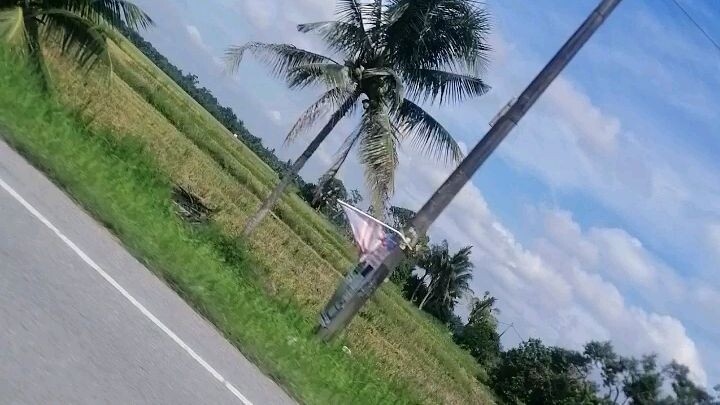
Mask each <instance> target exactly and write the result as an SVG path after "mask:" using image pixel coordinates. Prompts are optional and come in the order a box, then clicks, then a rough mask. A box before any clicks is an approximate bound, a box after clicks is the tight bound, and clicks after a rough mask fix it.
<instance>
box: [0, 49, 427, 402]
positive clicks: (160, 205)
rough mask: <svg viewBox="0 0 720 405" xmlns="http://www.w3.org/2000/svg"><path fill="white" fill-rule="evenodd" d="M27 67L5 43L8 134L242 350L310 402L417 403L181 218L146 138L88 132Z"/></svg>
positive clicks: (1, 76)
mask: <svg viewBox="0 0 720 405" xmlns="http://www.w3.org/2000/svg"><path fill="white" fill-rule="evenodd" d="M27 70H28V69H27V66H26V65H24V64H23V63H22V61H19V60H17V59H16V58H15V57H13V56H11V55H10V54H9V53H8V52H6V51H5V50H1V49H0V80H2V83H4V84H3V91H2V92H0V122H1V123H2V124H3V127H4V130H3V131H2V134H3V136H4V137H6V139H7V140H8V141H9V142H10V143H11V144H12V145H13V146H14V147H15V148H17V149H18V150H19V151H21V152H22V153H23V154H24V155H25V156H27V157H28V158H29V159H30V160H31V161H32V162H33V163H34V164H36V165H37V166H39V167H40V168H42V169H43V170H44V171H45V172H46V173H48V174H49V175H50V176H51V177H52V178H53V179H54V180H55V181H56V182H57V183H59V184H61V185H62V186H63V187H64V188H65V189H66V190H67V191H68V192H69V193H70V194H72V195H73V196H74V197H75V198H76V199H78V200H79V201H80V202H81V203H82V204H83V205H84V207H85V208H86V209H88V210H89V211H90V212H91V213H92V214H93V215H94V216H95V217H96V218H97V219H99V220H100V221H102V222H103V223H104V224H106V225H107V226H108V227H109V228H110V229H111V230H112V231H113V232H114V233H115V234H117V235H118V236H119V237H120V239H121V240H122V241H123V243H124V244H125V245H126V246H127V247H128V249H130V250H131V251H132V252H133V253H134V254H135V255H137V256H138V257H141V258H142V259H143V261H144V262H145V263H147V264H148V266H149V267H150V268H151V269H152V270H153V271H154V272H155V273H156V274H158V275H159V276H160V277H162V278H164V279H165V280H166V281H167V282H168V283H169V284H170V285H171V286H173V287H174V288H175V289H176V290H177V291H178V292H179V293H180V294H181V295H182V296H183V297H184V298H185V299H187V300H188V301H190V302H191V303H192V304H193V305H194V306H195V307H196V308H197V309H198V310H199V311H200V312H201V313H202V314H203V315H205V316H206V317H208V319H210V320H211V321H212V322H213V323H215V324H216V325H217V326H218V327H219V328H220V330H222V331H223V332H224V333H225V335H226V336H227V337H228V339H230V340H231V341H232V342H233V343H235V344H236V345H238V346H240V347H242V348H243V352H245V353H246V354H248V355H250V356H251V357H252V358H254V359H255V360H256V361H258V362H259V363H260V364H261V365H262V366H263V367H264V369H265V370H266V371H267V372H269V373H270V374H271V375H272V376H274V377H275V378H277V379H279V380H280V381H281V382H282V383H283V384H285V385H286V386H287V387H288V388H289V389H290V390H291V391H292V392H293V393H294V394H296V395H297V396H298V398H299V399H300V400H302V401H304V402H307V403H318V404H320V403H381V402H382V403H384V402H391V403H414V402H419V400H418V399H417V398H415V397H414V396H413V393H412V392H410V390H409V389H408V388H407V387H404V386H402V385H401V384H399V383H397V382H393V381H387V380H384V379H381V378H379V377H378V376H377V375H376V373H375V372H374V370H373V368H374V366H373V364H374V363H375V359H372V358H370V357H368V356H352V357H351V356H348V355H346V354H345V353H343V352H342V350H341V348H340V347H339V346H338V345H330V346H326V345H324V344H321V343H318V342H317V341H315V340H314V339H312V338H308V336H310V333H309V332H310V328H311V327H312V325H311V324H310V323H309V322H308V321H307V319H306V318H305V317H304V316H302V315H301V314H300V313H298V312H297V311H295V310H294V308H293V305H291V304H289V303H288V302H287V301H283V300H282V299H280V298H277V297H274V298H271V297H268V296H267V295H266V294H265V293H264V292H263V291H262V289H261V288H260V286H258V285H257V284H256V283H253V282H251V281H248V280H252V279H253V278H254V277H252V276H253V274H254V272H256V271H257V270H251V268H253V267H256V266H257V263H255V262H254V261H253V260H252V258H250V257H249V256H248V255H247V254H246V253H245V252H246V250H244V249H243V247H242V246H241V245H240V244H239V243H238V242H237V241H235V240H233V239H229V238H227V237H225V236H224V235H222V233H220V232H218V231H217V230H216V229H215V228H214V227H212V226H210V227H206V228H200V229H193V228H191V227H189V226H186V225H184V224H182V223H181V222H180V221H178V220H177V218H176V216H175V214H174V213H173V208H172V205H171V203H170V199H169V196H170V190H171V182H170V180H169V179H168V178H166V177H165V176H164V175H163V174H162V173H161V171H160V170H159V169H158V168H157V166H156V165H155V164H154V162H153V158H152V156H151V155H150V154H148V153H147V151H146V150H145V148H144V146H143V145H142V144H140V143H138V142H134V141H132V140H130V139H126V140H123V141H118V139H117V138H116V137H114V136H112V135H109V134H105V133H90V132H88V131H86V130H85V129H84V126H85V124H84V122H83V121H82V120H81V119H80V118H79V117H78V115H77V114H74V113H72V112H71V111H69V110H67V109H66V108H65V107H63V106H61V105H59V104H57V103H55V102H53V101H51V100H49V99H48V98H47V97H46V96H45V95H44V94H43V93H42V91H41V89H40V87H39V86H38V85H37V81H36V80H35V78H34V77H32V76H29V75H27Z"/></svg>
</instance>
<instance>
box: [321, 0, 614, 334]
mask: <svg viewBox="0 0 720 405" xmlns="http://www.w3.org/2000/svg"><path fill="white" fill-rule="evenodd" d="M620 1H621V0H602V1H601V2H600V4H599V5H598V6H597V7H596V8H595V9H594V10H593V12H592V13H591V14H590V15H589V16H588V17H587V18H586V19H585V21H584V22H583V23H582V25H580V27H579V28H578V29H577V30H576V31H575V33H573V35H572V36H571V37H570V38H569V39H568V40H567V42H565V44H564V45H563V46H562V48H560V50H559V51H558V52H557V53H556V54H555V56H553V58H552V59H551V60H550V62H548V64H547V65H545V67H544V68H543V69H542V70H541V71H540V73H539V74H538V75H537V76H536V77H535V79H533V81H532V82H530V84H529V85H528V87H526V88H525V90H524V91H523V92H522V93H521V94H520V96H519V97H518V99H517V101H515V102H514V103H512V105H511V106H510V107H509V108H507V107H503V108H507V111H506V112H504V113H502V111H501V113H500V114H499V115H501V116H500V118H499V119H498V120H497V121H496V122H493V123H492V127H491V128H490V130H489V131H488V132H487V133H486V134H485V136H484V137H483V138H482V139H481V140H480V142H478V144H477V145H475V147H474V148H473V150H472V151H470V153H469V154H468V155H467V157H466V158H465V159H464V160H463V161H462V162H461V163H460V165H459V166H458V167H457V168H456V169H455V170H454V171H453V172H452V174H451V175H450V177H448V178H447V180H445V183H443V184H442V185H441V186H440V188H438V189H437V191H435V193H434V194H433V195H432V197H430V199H429V200H428V201H427V202H426V203H425V205H423V207H422V208H421V209H420V211H418V213H417V215H416V216H415V218H413V220H412V221H411V226H410V228H409V229H408V232H407V233H408V234H409V236H410V237H411V238H412V239H413V240H412V242H411V243H413V244H414V243H415V242H416V241H417V237H418V236H419V235H423V234H425V233H426V232H427V230H428V228H429V227H430V225H431V224H432V223H433V222H434V221H435V220H436V219H437V217H438V216H439V215H440V213H442V211H443V210H444V209H445V208H446V207H447V206H448V205H449V204H450V202H451V201H452V199H453V198H455V196H456V195H457V194H458V193H459V192H460V190H461V189H462V188H463V186H464V185H465V184H466V183H467V182H468V181H470V178H472V176H473V175H474V174H475V172H476V171H477V170H478V169H479V168H480V166H481V165H482V164H483V163H484V162H485V161H486V160H487V158H488V157H489V156H490V154H491V153H492V152H493V151H494V150H495V149H496V148H497V147H498V145H499V144H500V142H502V140H503V139H505V137H506V136H507V135H508V134H509V133H510V131H511V130H512V129H513V128H514V127H515V125H516V124H517V123H518V122H519V121H520V119H521V118H522V117H523V116H524V115H525V113H527V111H528V110H529V109H530V107H532V106H533V104H535V101H537V99H538V98H539V97H540V95H541V94H542V93H543V92H544V91H545V89H547V88H548V86H549V85H550V83H552V81H553V80H555V78H556V77H557V76H558V75H559V74H560V72H561V71H562V70H563V69H564V68H565V66H567V64H568V63H569V62H570V60H572V58H573V57H574V56H575V54H577V52H578V51H579V50H580V48H582V47H583V45H585V43H586V42H587V41H588V40H589V39H590V37H591V36H592V35H593V33H595V31H596V30H597V29H598V28H599V27H600V26H601V25H602V24H603V22H605V20H606V19H607V17H608V16H609V15H610V13H611V12H612V11H613V10H614V9H615V7H616V6H617V5H618V4H619V3H620ZM493 121H495V120H493ZM390 237H394V236H390ZM397 242H398V243H396V244H395V245H399V244H400V243H399V242H400V241H397ZM403 254H404V253H403V251H402V249H401V248H400V247H399V246H397V247H395V248H394V249H391V250H389V251H388V254H387V256H386V258H385V260H384V261H383V262H382V264H381V265H380V266H379V267H378V268H377V269H375V270H374V271H372V273H371V274H369V276H368V278H367V281H366V285H365V288H363V289H362V293H360V294H356V295H355V296H353V297H352V298H351V299H350V300H349V301H348V302H346V303H345V305H343V307H342V308H341V309H340V310H339V312H337V314H336V315H335V316H334V317H333V319H331V320H330V321H329V322H325V325H322V324H321V326H320V327H319V328H318V335H319V336H320V337H322V338H323V339H326V340H327V339H330V338H332V336H334V335H335V334H336V333H337V332H339V331H341V330H342V329H344V328H345V327H346V326H347V325H348V324H349V323H350V321H351V320H352V318H353V317H354V316H355V314H356V313H357V312H358V311H359V310H360V308H362V306H363V305H364V304H365V302H367V300H368V299H369V298H370V296H371V295H372V294H373V293H374V292H375V290H376V289H377V287H378V286H379V285H380V284H381V283H382V281H383V280H385V279H386V278H387V277H388V276H389V275H390V273H392V271H393V270H394V269H395V267H396V266H397V265H398V264H399V263H400V261H401V260H402V258H403Z"/></svg>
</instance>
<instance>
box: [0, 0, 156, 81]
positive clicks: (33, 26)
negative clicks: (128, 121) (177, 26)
mask: <svg viewBox="0 0 720 405" xmlns="http://www.w3.org/2000/svg"><path fill="white" fill-rule="evenodd" d="M152 23H153V22H152V19H150V17H149V16H148V15H147V14H145V12H143V11H142V9H140V8H139V7H138V6H136V5H135V4H133V3H132V2H130V1H128V0H0V41H3V42H5V43H6V44H9V45H10V46H11V47H12V48H13V49H15V50H18V51H20V52H21V53H25V54H27V55H29V57H30V59H31V61H32V62H33V64H34V65H35V67H36V68H37V69H38V70H39V72H40V73H41V74H42V76H43V78H44V80H45V85H46V86H47V85H48V83H47V80H48V77H47V68H46V65H45V60H44V58H43V53H42V47H43V44H44V40H45V39H47V38H52V39H53V40H56V41H57V45H58V47H59V49H60V51H61V52H63V53H64V54H67V55H70V56H71V57H72V59H73V60H74V61H75V62H76V63H78V64H79V65H80V66H81V67H88V66H91V65H92V64H93V63H95V62H96V61H98V60H101V59H102V60H104V61H105V62H106V63H107V64H109V65H110V66H112V63H111V61H110V55H109V54H108V48H107V38H108V34H109V31H108V29H112V28H119V27H121V26H123V25H126V26H128V27H130V28H132V29H138V28H146V27H147V26H149V25H151V24H152Z"/></svg>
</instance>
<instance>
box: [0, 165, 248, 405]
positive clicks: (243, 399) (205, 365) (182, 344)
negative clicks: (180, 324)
mask: <svg viewBox="0 0 720 405" xmlns="http://www.w3.org/2000/svg"><path fill="white" fill-rule="evenodd" d="M0 187H2V188H3V189H5V191H7V192H8V193H9V194H10V195H11V196H12V197H13V198H14V199H16V200H17V201H18V202H19V203H20V204H22V206H23V207H25V209H27V210H28V211H29V212H30V213H31V214H33V216H35V218H37V219H39V220H40V222H42V223H43V224H44V225H45V226H47V227H48V228H49V229H50V230H51V231H53V232H54V233H55V235H57V237H58V238H60V240H62V241H63V242H64V243H65V244H66V245H67V246H68V247H69V248H70V249H72V251H73V252H75V254H77V255H78V256H80V258H81V259H82V260H83V261H84V262H85V263H87V264H88V266H90V267H92V268H93V270H95V271H96V272H97V273H98V274H100V276H101V277H102V278H104V279H105V281H107V282H108V283H110V285H111V286H113V287H114V288H115V289H116V290H118V291H119V292H120V294H122V296H123V297H125V298H126V299H127V300H128V301H130V303H131V304H133V305H134V306H135V308H137V309H138V310H139V311H140V312H141V313H142V314H143V315H145V317H146V318H148V319H149V320H150V321H152V323H154V324H155V325H156V326H157V327H158V328H160V330H162V331H163V332H165V334H166V335H168V336H169V337H170V339H172V340H173V341H174V342H175V343H177V345H178V346H180V347H181V348H182V349H183V350H185V351H186V352H187V354H189V355H190V357H192V358H193V359H195V361H197V362H198V363H199V364H200V365H201V366H203V368H204V369H205V370H207V371H208V373H210V374H211V375H212V376H213V377H215V379H216V380H218V381H220V383H222V384H223V385H224V386H225V388H227V390H228V391H230V392H231V393H232V394H233V395H235V396H236V397H237V398H238V399H239V400H240V401H241V402H242V403H243V404H244V405H253V403H252V402H250V400H249V399H247V398H246V397H245V396H244V395H243V394H242V393H240V391H238V390H237V388H235V387H234V386H233V385H232V384H231V383H230V382H229V381H227V380H225V378H224V377H223V376H222V375H221V374H220V373H218V372H217V370H215V369H214V368H213V367H212V366H211V365H210V364H208V362H206V361H205V360H204V359H203V358H202V357H200V355H198V354H197V353H195V351H194V350H193V349H192V348H191V347H190V346H188V345H187V344H186V343H185V342H184V341H183V340H182V339H180V337H178V335H176V334H175V332H173V331H172V330H170V328H168V327H167V326H165V324H164V323H162V321H160V320H159V319H158V318H157V317H156V316H155V315H153V314H152V312H150V311H149V310H148V309H147V308H145V306H143V304H141V303H140V302H138V300H136V299H135V297H133V296H132V295H130V293H129V292H127V290H126V289H125V288H123V286H121V285H120V284H118V282H117V281H115V279H114V278H112V277H111V276H110V275H109V274H108V273H106V272H105V270H103V269H102V268H101V267H100V266H98V264H97V263H95V262H94V261H93V260H92V259H91V258H90V257H89V256H88V255H87V254H85V252H83V251H82V250H81V249H80V248H79V247H78V246H77V245H76V244H75V243H73V241H71V240H70V239H69V238H68V237H67V236H65V235H63V233H62V232H60V230H59V229H57V228H56V227H55V225H53V224H52V222H50V221H49V220H48V219H47V218H45V217H44V216H43V215H42V214H41V213H40V212H39V211H38V210H36V209H35V207H33V206H32V205H30V203H29V202H27V201H25V199H24V198H22V196H21V195H20V194H18V193H17V191H15V190H14V189H13V188H12V187H10V185H8V184H7V183H5V182H4V181H3V179H1V178H0Z"/></svg>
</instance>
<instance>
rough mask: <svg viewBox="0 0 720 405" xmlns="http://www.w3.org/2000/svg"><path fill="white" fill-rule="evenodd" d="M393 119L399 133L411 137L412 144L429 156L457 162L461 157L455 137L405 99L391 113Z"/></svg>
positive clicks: (418, 107)
mask: <svg viewBox="0 0 720 405" xmlns="http://www.w3.org/2000/svg"><path fill="white" fill-rule="evenodd" d="M393 121H394V122H395V123H396V125H397V126H398V128H399V129H400V132H401V133H404V134H405V135H409V136H410V137H411V138H412V143H413V146H415V147H417V148H419V149H420V150H421V151H423V152H424V153H427V154H429V155H430V156H432V157H434V158H437V159H442V160H444V161H445V162H447V161H448V160H451V161H453V162H459V161H460V160H461V159H462V158H463V153H462V150H460V145H458V144H457V142H456V141H455V138H453V136H452V135H450V133H449V132H448V131H447V130H446V129H445V127H443V126H442V124H440V123H439V122H437V121H436V120H435V118H433V116H432V115H430V114H429V113H428V112H426V111H425V110H423V109H422V108H421V107H420V106H418V105H417V104H415V103H413V102H412V101H410V100H408V99H405V100H403V103H402V104H401V105H400V108H398V109H397V111H396V112H395V113H394V114H393Z"/></svg>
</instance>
